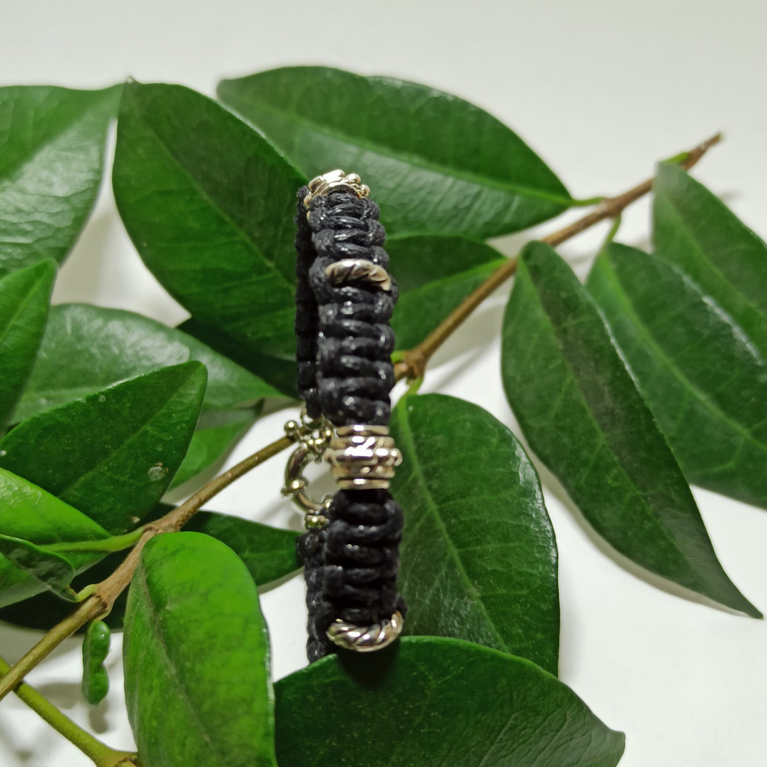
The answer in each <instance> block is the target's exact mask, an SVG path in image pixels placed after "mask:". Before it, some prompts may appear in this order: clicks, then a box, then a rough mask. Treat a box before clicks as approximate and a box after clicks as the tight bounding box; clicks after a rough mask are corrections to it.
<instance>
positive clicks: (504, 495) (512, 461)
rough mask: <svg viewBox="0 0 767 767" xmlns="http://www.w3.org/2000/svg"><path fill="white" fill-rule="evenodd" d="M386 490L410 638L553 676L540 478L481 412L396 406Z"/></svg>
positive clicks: (553, 588)
mask: <svg viewBox="0 0 767 767" xmlns="http://www.w3.org/2000/svg"><path fill="white" fill-rule="evenodd" d="M391 428H392V435H393V436H394V439H395V441H396V443H397V446H398V447H399V448H400V450H402V455H403V458H404V460H403V463H402V466H401V467H400V468H399V469H398V470H397V475H396V477H395V479H394V481H393V484H392V488H393V489H392V492H393V493H394V496H395V497H396V498H397V499H398V501H399V503H400V504H401V505H402V508H403V510H404V512H405V536H404V538H403V542H402V565H401V573H400V585H401V588H402V593H403V594H404V596H405V599H406V601H407V603H408V606H409V611H408V617H407V621H405V630H406V632H407V633H408V634H411V635H413V634H416V635H418V634H423V635H431V636H444V637H454V638H456V639H466V640H468V641H471V642H476V643H477V644H482V645H486V646H488V647H494V648H495V649H497V650H503V651H505V652H509V653H513V654H514V655H519V656H521V657H524V658H528V659H529V660H531V661H534V662H535V663H537V664H538V665H540V666H542V667H543V668H545V669H546V670H547V671H549V672H551V673H553V674H556V672H557V659H558V657H559V591H558V587H557V546H556V542H555V540H554V530H553V529H552V527H551V522H550V520H549V516H548V514H547V512H546V507H545V505H544V502H543V494H542V492H541V485H540V481H539V479H538V475H537V473H536V471H535V468H534V467H533V465H532V463H531V462H530V459H529V458H528V457H527V455H526V454H525V451H524V449H523V448H522V446H521V445H520V444H519V442H518V441H517V440H516V438H515V437H514V435H513V434H512V433H511V432H510V431H509V430H508V429H507V428H506V427H505V426H504V425H503V424H502V423H500V421H497V420H496V419H495V418H493V416H491V415H490V413H488V412H487V411H485V410H483V409H482V408H480V407H477V406H476V405H472V404H471V403H469V402H464V401H463V400H460V399H456V398H454V397H446V396H443V395H440V394H428V395H425V396H408V397H404V398H403V399H401V400H400V402H399V404H398V405H397V407H396V409H395V411H394V417H393V419H392V427H391Z"/></svg>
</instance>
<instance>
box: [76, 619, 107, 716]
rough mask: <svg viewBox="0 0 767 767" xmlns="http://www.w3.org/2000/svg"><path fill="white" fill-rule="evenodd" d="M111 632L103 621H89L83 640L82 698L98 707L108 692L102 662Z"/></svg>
mask: <svg viewBox="0 0 767 767" xmlns="http://www.w3.org/2000/svg"><path fill="white" fill-rule="evenodd" d="M110 639H111V632H110V631H109V626H107V624H106V623H104V621H91V623H90V624H89V625H88V630H87V631H86V633H85V639H84V640H83V682H82V691H83V697H84V698H85V700H87V701H88V703H90V704H91V706H98V704H99V703H101V701H102V700H104V698H106V696H107V693H108V692H109V674H108V673H107V670H106V668H105V667H104V661H105V660H106V658H107V655H109V644H110Z"/></svg>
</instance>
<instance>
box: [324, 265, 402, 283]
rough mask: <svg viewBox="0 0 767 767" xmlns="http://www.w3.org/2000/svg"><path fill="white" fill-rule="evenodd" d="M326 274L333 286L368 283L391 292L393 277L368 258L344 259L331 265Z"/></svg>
mask: <svg viewBox="0 0 767 767" xmlns="http://www.w3.org/2000/svg"><path fill="white" fill-rule="evenodd" d="M325 274H326V275H327V276H328V278H329V279H330V282H331V283H332V284H333V285H343V284H345V283H348V282H368V283H370V284H371V285H376V286H377V287H379V288H381V290H391V277H390V276H389V272H387V271H386V269H384V268H383V267H382V266H379V265H378V264H374V263H373V262H372V261H368V260H367V259H366V258H344V259H341V261H336V262H335V263H333V264H330V266H328V267H327V268H326V269H325Z"/></svg>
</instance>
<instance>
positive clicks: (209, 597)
mask: <svg viewBox="0 0 767 767" xmlns="http://www.w3.org/2000/svg"><path fill="white" fill-rule="evenodd" d="M123 657H124V665H125V698H126V703H127V705H128V716H129V718H130V723H131V727H132V728H133V734H134V736H135V738H136V744H137V746H138V753H139V757H140V758H141V762H142V764H146V765H151V767H178V766H179V765H205V767H253V766H254V765H259V766H260V765H264V767H266V766H267V765H271V766H273V767H276V760H275V756H274V719H273V694H272V686H271V681H270V672H269V638H268V635H267V631H266V624H265V623H264V620H263V618H262V617H261V612H260V609H259V604H258V594H257V593H256V587H255V584H254V583H253V579H252V578H251V577H250V574H249V573H248V571H247V569H246V568H245V566H244V565H243V563H242V562H241V561H240V559H239V558H238V557H237V556H236V555H235V554H234V552H232V550H231V549H229V548H228V547H227V546H224V544H222V543H219V542H218V541H216V540H214V539H213V538H210V537H209V536H207V535H201V534H199V533H183V532H182V533H173V534H170V535H161V536H159V537H157V538H154V539H152V540H151V541H150V542H149V543H148V544H147V545H146V547H145V548H144V551H143V553H142V555H141V561H140V563H139V566H138V569H137V570H136V574H135V575H134V577H133V582H132V583H131V587H130V594H129V596H128V611H127V615H126V624H125V640H124V646H123Z"/></svg>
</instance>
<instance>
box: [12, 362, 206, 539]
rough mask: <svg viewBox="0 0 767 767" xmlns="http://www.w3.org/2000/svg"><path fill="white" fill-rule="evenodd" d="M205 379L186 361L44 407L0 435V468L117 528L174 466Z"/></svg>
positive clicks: (135, 514) (135, 516) (160, 487)
mask: <svg viewBox="0 0 767 767" xmlns="http://www.w3.org/2000/svg"><path fill="white" fill-rule="evenodd" d="M205 380H206V372H205V367H204V365H202V364H201V363H199V362H186V363H184V364H183V365H175V366H173V367H167V368H162V369H161V370H156V371H155V372H153V373H147V374H146V375H143V376H138V377H136V378H132V379H130V380H129V381H126V382H124V383H120V384H116V385H115V386H111V387H109V388H107V389H104V390H103V391H102V392H101V393H98V394H91V395H90V396H88V397H85V398H84V399H82V400H75V401H73V402H68V403H66V404H64V405H59V406H58V407H54V408H50V409H49V410H46V411H44V412H42V413H39V414H38V415H35V416H32V418H29V419H27V420H26V421H24V422H23V423H21V424H20V425H19V426H17V427H16V428H15V429H13V430H12V431H11V432H10V433H9V434H8V435H7V436H6V437H5V438H4V439H3V440H0V466H2V467H3V468H6V469H8V470H9V471H12V472H14V473H15V474H18V475H19V476H21V477H24V478H25V479H28V480H29V481H30V482H33V483H34V484H36V485H39V486H40V487H42V488H43V489H45V490H47V491H48V492H49V493H51V494H53V495H55V496H57V497H58V498H61V499H62V500H63V501H65V502H67V503H69V504H71V505H72V506H74V507H75V508H77V509H79V510H80V511H82V512H83V513H84V514H87V515H88V516H89V517H91V519H93V520H95V521H96V522H98V523H99V524H100V525H101V526H102V527H104V528H106V529H107V530H108V531H109V532H111V533H123V532H125V531H126V530H128V529H131V528H132V527H134V526H135V525H136V524H138V522H139V521H140V520H141V518H142V517H143V516H144V515H145V514H146V513H147V512H148V511H149V510H150V509H151V508H152V507H154V506H155V504H156V503H157V502H158V501H159V500H160V498H161V497H162V496H163V494H164V493H165V491H166V490H167V489H168V486H169V485H170V482H171V481H172V479H173V477H174V475H175V473H176V471H177V470H178V467H179V466H180V465H181V461H182V460H183V459H184V456H185V454H186V451H187V448H188V446H189V442H190V441H191V439H192V435H193V433H194V428H195V424H196V423H197V418H198V416H199V413H200V407H201V405H202V399H203V395H204V393H205Z"/></svg>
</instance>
